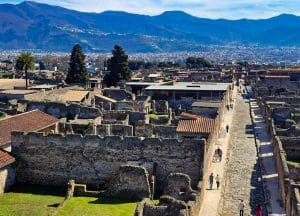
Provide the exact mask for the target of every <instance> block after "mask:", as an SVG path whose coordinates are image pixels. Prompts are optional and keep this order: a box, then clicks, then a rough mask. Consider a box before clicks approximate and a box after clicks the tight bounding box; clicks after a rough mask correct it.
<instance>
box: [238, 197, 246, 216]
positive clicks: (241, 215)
mask: <svg viewBox="0 0 300 216" xmlns="http://www.w3.org/2000/svg"><path fill="white" fill-rule="evenodd" d="M244 208H245V203H244V200H241V202H240V204H239V210H240V216H244Z"/></svg>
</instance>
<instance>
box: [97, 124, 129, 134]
mask: <svg viewBox="0 0 300 216" xmlns="http://www.w3.org/2000/svg"><path fill="white" fill-rule="evenodd" d="M96 135H99V136H101V137H105V136H124V137H126V136H133V126H131V125H122V124H101V125H97V126H96Z"/></svg>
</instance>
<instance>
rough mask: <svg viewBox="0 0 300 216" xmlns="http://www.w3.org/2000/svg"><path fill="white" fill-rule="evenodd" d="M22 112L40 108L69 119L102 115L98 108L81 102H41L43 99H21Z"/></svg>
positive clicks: (58, 116) (57, 116)
mask: <svg viewBox="0 0 300 216" xmlns="http://www.w3.org/2000/svg"><path fill="white" fill-rule="evenodd" d="M19 108H20V109H22V110H19V111H20V112H26V111H31V110H34V109H38V110H40V111H42V112H44V113H47V114H49V115H52V116H55V117H56V118H67V119H75V118H80V119H94V118H97V117H99V116H101V112H100V110H99V109H97V108H92V107H85V106H82V105H79V104H70V105H67V104H65V103H59V102H41V101H19Z"/></svg>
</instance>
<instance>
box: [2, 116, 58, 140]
mask: <svg viewBox="0 0 300 216" xmlns="http://www.w3.org/2000/svg"><path fill="white" fill-rule="evenodd" d="M58 121H59V120H58V119H57V118H55V117H53V116H50V115H48V114H46V113H43V112H41V111H39V110H33V111H30V112H26V113H22V114H19V115H15V116H11V117H8V118H6V119H2V120H0V146H1V145H5V144H7V143H9V142H10V141H11V132H12V131H23V132H34V131H40V130H42V129H44V128H46V127H49V126H52V125H54V124H55V123H57V122H58Z"/></svg>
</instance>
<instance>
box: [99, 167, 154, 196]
mask: <svg viewBox="0 0 300 216" xmlns="http://www.w3.org/2000/svg"><path fill="white" fill-rule="evenodd" d="M148 178H149V174H148V172H147V170H146V169H145V168H144V167H141V166H134V165H124V166H121V167H120V169H119V170H118V172H117V174H116V176H115V177H114V178H113V179H112V181H111V182H110V184H109V187H108V189H107V190H106V192H105V195H106V196H108V197H116V198H119V199H127V200H142V199H143V198H150V196H151V192H150V183H149V181H148Z"/></svg>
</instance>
